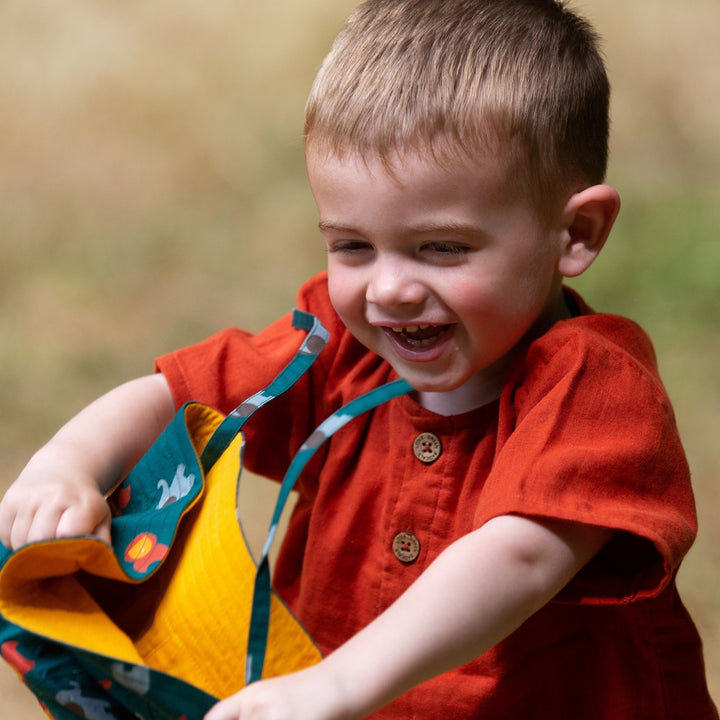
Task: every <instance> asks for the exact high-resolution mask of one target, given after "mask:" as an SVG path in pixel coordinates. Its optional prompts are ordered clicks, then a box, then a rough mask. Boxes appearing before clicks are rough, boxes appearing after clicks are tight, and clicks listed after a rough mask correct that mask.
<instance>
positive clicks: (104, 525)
mask: <svg viewBox="0 0 720 720" xmlns="http://www.w3.org/2000/svg"><path fill="white" fill-rule="evenodd" d="M111 520H112V518H111V516H110V513H108V515H107V517H105V518H104V519H103V520H102V521H101V522H100V523H99V524H98V525H97V526H96V527H95V529H94V530H93V531H92V534H93V535H97V537H99V538H100V539H101V540H103V541H104V542H106V543H107V544H108V545H112V534H111V532H110V522H111Z"/></svg>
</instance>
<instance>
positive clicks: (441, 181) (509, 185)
mask: <svg viewBox="0 0 720 720" xmlns="http://www.w3.org/2000/svg"><path fill="white" fill-rule="evenodd" d="M306 162H307V168H308V176H309V179H310V184H311V187H312V190H313V193H314V195H315V200H316V201H317V203H318V206H319V209H320V212H321V215H322V214H324V213H326V212H329V211H331V208H335V207H338V206H339V205H340V203H343V204H344V205H345V207H346V208H347V207H348V206H349V205H356V206H357V209H358V212H360V211H362V210H363V205H364V206H365V207H364V211H365V212H367V211H368V210H369V209H370V205H372V206H373V207H378V206H379V205H384V204H388V203H396V204H397V203H398V202H402V204H403V208H404V209H407V210H409V209H415V210H417V211H421V210H423V208H425V209H427V210H428V212H429V211H430V209H431V208H433V207H436V206H439V205H441V204H442V205H443V206H445V207H448V208H451V207H453V206H454V205H458V206H459V205H466V206H467V205H477V207H478V208H484V209H485V210H487V209H488V208H490V207H493V206H495V207H498V208H500V207H508V206H510V205H516V204H518V203H523V202H525V200H526V197H525V195H526V194H525V193H523V192H522V190H521V186H520V184H519V183H518V182H516V180H515V178H514V173H513V172H512V170H511V169H510V167H509V166H511V163H510V162H509V161H508V160H507V159H506V158H505V157H503V155H502V153H499V152H492V151H490V150H483V151H476V152H473V153H471V154H462V153H460V152H452V153H451V152H447V151H446V152H438V151H437V150H436V149H434V148H420V149H415V148H411V149H407V150H403V151H396V152H393V153H392V154H391V155H390V156H388V157H383V156H380V155H378V154H377V153H374V154H373V153H365V154H361V153H360V152H358V151H354V150H349V149H343V150H341V151H334V150H333V151H328V150H327V149H326V148H323V147H316V146H313V145H312V144H310V145H308V147H307V149H306ZM397 210H398V211H399V210H400V208H397Z"/></svg>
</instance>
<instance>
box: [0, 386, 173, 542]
mask: <svg viewBox="0 0 720 720" xmlns="http://www.w3.org/2000/svg"><path fill="white" fill-rule="evenodd" d="M174 414H175V402H174V400H173V396H172V394H171V392H170V387H169V386H168V384H167V381H166V380H165V378H164V377H163V376H162V375H161V374H156V375H146V376H145V377H141V378H137V379H135V380H131V381H129V382H127V383H125V384H123V385H120V386H119V387H117V388H115V389H114V390H111V391H110V392H109V393H106V394H105V395H103V396H102V397H100V398H98V399H97V400H95V401H94V402H93V403H91V404H90V405H88V406H87V407H86V408H85V409H84V410H81V411H80V412H79V413H78V414H77V415H76V416H75V417H74V418H72V419H71V420H70V421H69V422H68V423H66V424H65V425H64V426H63V427H62V428H61V429H60V430H59V431H58V433H57V434H56V435H55V437H53V438H52V439H51V440H50V442H49V443H48V444H47V445H45V447H43V448H42V449H41V450H40V451H39V452H37V453H36V454H35V455H34V456H33V458H32V459H31V460H30V462H29V463H28V464H27V467H26V468H25V469H24V470H23V471H22V473H21V474H20V477H18V479H17V480H16V481H15V483H14V484H13V485H12V486H11V487H10V489H9V490H8V491H7V493H6V494H5V497H4V498H3V500H2V502H0V541H1V542H2V543H3V544H4V545H5V546H7V547H9V548H11V549H13V550H16V549H17V548H19V547H20V546H21V545H25V544H26V543H28V542H35V541H37V540H44V539H47V538H56V537H69V536H72V535H86V534H92V535H97V536H98V537H99V538H100V539H102V540H105V541H106V542H108V543H109V542H110V519H111V514H110V507H109V506H108V504H107V502H106V501H105V497H104V493H105V492H107V491H109V490H110V489H111V488H112V487H113V486H114V485H115V484H116V483H117V482H118V481H119V480H120V479H121V478H123V477H125V475H126V474H127V473H128V472H129V471H130V469H131V468H132V467H133V466H134V465H135V463H137V461H138V460H139V459H140V458H141V457H142V456H143V454H144V453H145V452H146V451H147V449H148V448H149V447H150V446H151V445H152V444H153V442H155V439H156V438H157V437H158V435H159V434H160V433H161V432H162V430H163V428H164V427H165V426H166V425H167V424H168V423H169V422H170V420H171V419H172V417H173V415H174Z"/></svg>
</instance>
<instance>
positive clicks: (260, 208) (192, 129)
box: [0, 0, 720, 720]
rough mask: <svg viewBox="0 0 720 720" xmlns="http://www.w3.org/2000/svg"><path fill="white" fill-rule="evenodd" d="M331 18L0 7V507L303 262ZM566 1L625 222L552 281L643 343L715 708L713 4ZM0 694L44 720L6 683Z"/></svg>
mask: <svg viewBox="0 0 720 720" xmlns="http://www.w3.org/2000/svg"><path fill="white" fill-rule="evenodd" d="M353 5H354V2H350V1H349V0H305V2H298V0H294V1H293V0H275V2H273V3H262V4H260V3H252V4H251V3H232V2H229V1H228V0H216V1H215V2H199V1H196V2H190V1H189V0H180V1H179V2H178V0H175V1H174V2H170V1H169V0H158V1H156V2H153V3H136V2H123V3H118V2H108V1H106V2H98V1H97V0H94V1H93V2H91V1H90V0H67V2H65V3H63V4H62V5H61V6H59V5H58V4H57V3H53V2H50V1H49V0H31V2H28V1H27V0H6V1H5V2H3V3H2V4H1V5H0V64H1V65H2V67H3V71H2V73H0V104H1V106H2V110H1V111H0V130H1V131H0V249H1V251H2V254H1V258H2V259H1V260H0V408H2V416H1V417H0V456H1V457H2V460H3V471H2V474H1V475H0V491H1V490H2V489H4V487H6V486H7V485H8V484H9V483H10V482H11V481H12V480H13V479H14V477H15V475H16V474H17V472H18V471H19V470H20V468H21V467H22V466H23V464H24V462H25V461H26V460H27V458H28V456H29V455H30V454H31V453H32V451H33V450H34V449H35V448H37V447H38V446H39V445H40V444H42V443H43V442H44V441H45V440H46V439H47V438H48V437H49V436H50V435H51V434H52V432H53V431H54V430H55V429H56V428H57V427H58V426H59V425H60V424H61V423H62V422H63V421H64V420H66V419H67V418H68V417H69V416H71V415H72V414H73V413H75V412H76V411H77V410H79V409H80V408H81V407H82V406H84V405H85V404H86V403H87V402H88V401H90V400H91V399H92V398H94V397H95V396H97V395H98V394H99V393H101V392H103V391H104V390H107V389H109V388H111V387H113V386H114V385H117V384H118V383H120V382H122V381H124V380H126V379H129V378H132V377H134V376H137V375H139V374H144V373H147V372H150V371H152V361H153V358H154V357H155V356H157V355H159V354H161V353H164V352H168V351H170V350H173V349H175V348H176V347H178V346H180V345H184V344H189V343H192V342H195V341H198V340H200V339H202V338H203V337H205V336H206V335H208V334H209V333H211V332H213V331H215V330H217V329H220V328H222V327H224V326H227V325H231V324H232V325H240V326H243V327H246V328H249V329H259V328H261V327H262V326H263V325H265V324H266V323H267V322H269V321H270V320H271V319H273V318H275V317H276V316H277V315H279V314H281V313H283V312H285V310H287V309H289V308H290V307H291V306H292V305H293V303H294V291H295V289H296V288H297V287H298V285H299V284H300V282H301V281H302V280H303V279H304V278H305V277H307V276H308V275H310V274H311V273H312V272H314V271H316V270H318V269H320V268H321V267H322V266H323V263H324V251H323V245H322V242H321V241H320V239H319V236H318V233H317V230H316V227H315V226H316V217H315V209H314V206H313V203H312V198H311V196H310V193H309V190H308V188H307V186H306V180H305V173H304V168H303V163H302V148H301V138H300V130H301V124H302V114H303V104H304V100H305V95H306V93H307V90H308V88H309V85H310V82H311V80H312V77H313V75H314V72H315V70H316V69H317V66H318V64H319V62H320V60H321V58H322V55H323V53H324V51H325V50H326V48H327V46H328V44H329V42H330V40H331V38H332V36H333V35H334V33H335V32H336V30H337V29H338V28H339V26H340V24H341V23H342V20H343V18H344V17H345V15H346V14H347V12H348V11H349V9H350V8H351V7H352V6H353ZM576 5H577V6H578V7H580V8H581V9H583V10H584V11H585V13H586V14H587V15H588V16H589V17H590V18H591V19H593V20H594V21H595V22H596V25H597V26H598V28H599V29H600V32H601V33H602V34H603V35H604V36H605V39H606V53H607V56H608V65H609V69H610V74H611V81H612V83H613V86H614V90H615V99H614V113H613V115H614V126H613V154H612V160H611V168H610V174H609V178H608V180H609V182H610V183H612V184H614V185H615V186H616V187H618V189H619V190H620V193H621V195H622V198H623V210H622V213H621V216H620V219H619V221H618V224H617V227H616V231H615V232H614V233H613V236H612V238H611V240H610V242H609V244H608V246H607V248H606V249H605V251H604V252H603V254H602V255H601V257H600V258H599V260H598V261H597V263H596V264H595V266H594V267H593V268H592V269H591V270H590V271H589V273H588V274H587V276H586V277H583V278H580V279H579V280H578V281H577V282H575V283H573V284H574V285H575V286H576V287H577V288H578V289H580V290H581V292H583V293H584V294H585V295H586V298H587V299H588V301H589V302H590V303H591V304H592V305H594V306H595V307H596V308H598V309H602V310H607V311H611V312H618V313H621V314H624V315H629V316H630V317H632V318H634V319H636V320H638V321H639V322H640V323H641V324H643V325H644V326H645V327H646V329H647V330H648V331H649V332H650V334H651V336H652V337H653V339H654V340H655V343H656V348H657V352H658V356H659V361H660V366H661V369H662V371H663V375H664V378H665V380H666V384H667V386H668V389H669V391H670V394H671V397H672V398H673V401H674V404H675V409H676V413H677V417H678V422H679V424H680V428H681V432H682V435H683V439H684V442H685V444H686V448H687V451H688V455H689V458H690V462H691V466H692V468H693V473H694V483H695V489H696V494H697V503H698V511H699V516H700V534H699V537H698V541H697V543H696V545H695V546H694V548H693V549H692V551H691V553H690V555H689V556H688V558H687V561H686V563H685V565H684V567H683V569H682V570H681V573H680V586H681V592H682V594H683V597H684V599H685V601H686V604H687V605H688V606H689V608H690V609H691V612H692V614H693V615H694V617H695V619H696V621H697V623H698V625H699V627H700V629H701V633H702V635H703V637H704V640H705V646H706V658H707V665H708V677H709V681H710V684H711V689H712V693H713V696H714V697H715V698H716V700H720V593H719V592H718V590H717V588H719V587H720V522H719V521H718V516H717V508H718V507H720V489H719V488H720V482H719V481H720V469H719V468H720V442H718V437H717V436H718V417H719V416H720V412H719V411H720V380H719V379H718V371H717V364H718V362H717V357H718V353H719V352H720V291H719V290H720V242H719V238H720V141H719V140H718V138H717V131H718V127H720V124H719V120H720V81H719V80H718V77H719V76H718V74H717V69H718V67H720V43H718V42H717V40H718V28H720V4H718V2H717V0H693V1H692V3H671V2H670V1H669V0H634V1H633V2H632V3H625V2H621V1H620V0H584V1H583V2H578V3H576ZM630 6H631V7H630ZM264 485H265V484H263V487H261V489H260V490H259V491H258V498H255V497H253V496H250V497H249V498H248V500H247V502H248V510H249V511H250V510H251V509H252V507H254V505H253V503H258V504H263V503H265V497H266V495H267V489H266V488H265V487H264ZM249 514H252V513H250V512H249ZM0 698H1V700H0V714H2V716H3V717H11V718H22V720H25V719H27V720H32V718H38V719H39V718H41V717H44V715H43V713H42V712H41V711H40V710H39V708H38V707H37V705H36V704H35V702H34V700H33V699H32V698H31V696H30V695H29V693H28V692H27V691H26V690H24V688H22V686H21V685H20V684H19V683H17V682H16V680H15V678H14V676H13V673H12V672H11V671H10V670H9V669H8V668H7V667H5V666H4V665H3V666H2V667H0Z"/></svg>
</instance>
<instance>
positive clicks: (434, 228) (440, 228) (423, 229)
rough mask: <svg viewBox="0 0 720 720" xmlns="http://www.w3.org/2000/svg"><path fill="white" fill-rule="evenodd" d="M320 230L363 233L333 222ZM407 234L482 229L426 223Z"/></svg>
mask: <svg viewBox="0 0 720 720" xmlns="http://www.w3.org/2000/svg"><path fill="white" fill-rule="evenodd" d="M318 228H319V229H320V232H323V231H328V230H333V231H335V232H354V233H362V229H361V228H355V227H352V226H350V225H343V224H342V223H336V222H333V221H331V220H321V221H320V222H319V223H318ZM405 232H408V233H414V234H420V235H430V234H433V233H442V232H446V233H453V234H456V235H471V234H477V233H478V232H480V229H479V228H477V227H475V226H473V225H468V224H466V223H455V222H439V223H424V224H422V225H416V226H413V227H408V228H406V229H405Z"/></svg>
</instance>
